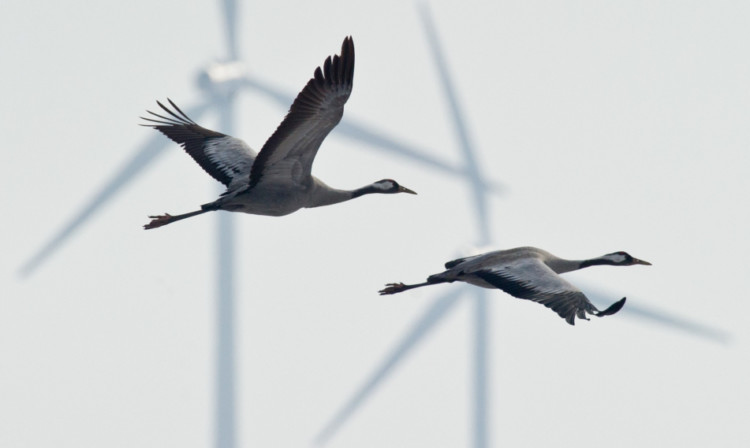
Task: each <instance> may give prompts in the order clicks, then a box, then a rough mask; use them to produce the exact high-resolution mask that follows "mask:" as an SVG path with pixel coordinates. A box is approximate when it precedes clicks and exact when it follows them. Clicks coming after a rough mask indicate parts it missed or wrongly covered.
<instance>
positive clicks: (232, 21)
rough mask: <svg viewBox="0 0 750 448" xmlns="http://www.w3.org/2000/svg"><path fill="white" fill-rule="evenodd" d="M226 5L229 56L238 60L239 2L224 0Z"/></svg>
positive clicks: (225, 24)
mask: <svg viewBox="0 0 750 448" xmlns="http://www.w3.org/2000/svg"><path fill="white" fill-rule="evenodd" d="M222 3H223V4H224V27H225V28H226V33H227V56H228V57H229V60H230V61H236V60H237V55H238V51H237V0H222Z"/></svg>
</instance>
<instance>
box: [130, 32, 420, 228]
mask: <svg viewBox="0 0 750 448" xmlns="http://www.w3.org/2000/svg"><path fill="white" fill-rule="evenodd" d="M353 81H354V42H353V41H352V38H351V37H347V38H346V39H344V42H343V44H342V45H341V55H334V56H332V57H328V58H327V59H326V60H325V62H324V64H323V68H322V69H321V68H320V67H318V68H317V69H316V70H315V73H314V76H313V78H312V79H310V81H308V83H307V84H306V85H305V87H304V88H303V89H302V91H301V92H300V93H299V95H298V96H297V98H296V99H295V100H294V102H293V103H292V106H291V107H290V109H289V112H288V113H287V115H286V117H285V118H284V120H283V121H282V122H281V124H280V125H279V127H278V128H277V129H276V131H275V132H274V133H273V135H271V137H270V138H269V139H268V141H266V143H265V145H263V148H261V150H260V152H259V153H256V152H255V151H254V150H252V149H251V148H250V147H249V146H248V145H247V144H246V143H245V142H244V141H242V140H240V139H238V138H235V137H231V136H229V135H225V134H222V133H220V132H216V131H212V130H210V129H206V128H204V127H202V126H200V125H198V124H197V123H195V122H194V121H193V120H191V119H190V118H189V117H188V116H187V115H186V114H185V113H183V112H182V111H181V110H180V108H179V107H177V105H176V104H175V103H174V102H172V101H171V100H169V104H170V106H171V109H170V108H169V107H167V106H165V105H164V104H162V103H161V102H158V101H157V104H158V105H159V107H161V109H162V110H163V111H164V114H157V113H154V112H151V111H148V112H149V113H150V114H151V117H147V118H143V119H144V120H146V121H148V123H145V124H144V126H149V127H152V128H154V129H157V130H158V131H160V132H162V133H163V134H164V135H166V136H167V137H169V138H170V139H172V140H173V141H175V142H176V143H179V144H180V145H181V146H182V147H183V148H184V149H185V151H186V152H187V153H188V154H189V155H190V156H191V157H192V158H193V159H194V160H195V161H196V162H197V163H198V164H199V165H200V166H201V167H202V168H203V169H204V170H205V171H206V172H207V173H208V174H209V175H211V176H212V177H213V178H214V179H216V180H218V181H219V182H221V183H222V184H224V185H225V186H226V187H227V190H226V191H225V192H224V193H223V194H222V195H221V197H219V198H218V199H217V200H215V201H214V202H210V203H208V204H203V205H202V206H201V209H200V210H196V211H194V212H190V213H184V214H181V215H175V216H172V215H169V214H164V215H159V216H151V217H150V218H152V221H151V222H150V223H148V224H146V225H145V226H144V228H146V229H153V228H156V227H161V226H163V225H166V224H170V223H172V222H175V221H179V220H181V219H185V218H189V217H191V216H196V215H200V214H202V213H206V212H209V211H215V210H226V211H233V212H243V213H250V214H256V215H268V216H283V215H287V214H289V213H293V212H295V211H297V210H299V209H300V208H304V207H319V206H323V205H331V204H336V203H339V202H343V201H347V200H350V199H353V198H357V197H359V196H362V195H365V194H371V193H411V194H416V193H414V192H413V191H412V190H409V189H408V188H405V187H402V186H400V185H399V184H398V183H397V182H396V181H394V180H391V179H383V180H380V181H378V182H374V183H372V184H370V185H367V186H365V187H362V188H358V189H356V190H340V189H336V188H331V187H329V186H328V185H326V184H325V183H323V182H322V181H321V180H320V179H317V178H315V177H314V176H312V174H311V171H312V164H313V161H314V160H315V156H316V154H317V152H318V149H319V148H320V145H321V143H323V140H324V139H325V138H326V136H328V134H329V133H330V132H331V130H332V129H333V128H334V127H336V125H337V124H338V123H339V121H341V117H342V116H343V114H344V105H345V104H346V101H347V99H348V98H349V95H350V94H351V91H352V85H353Z"/></svg>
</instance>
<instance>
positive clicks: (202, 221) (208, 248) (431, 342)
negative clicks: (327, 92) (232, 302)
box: [0, 0, 750, 448]
mask: <svg viewBox="0 0 750 448" xmlns="http://www.w3.org/2000/svg"><path fill="white" fill-rule="evenodd" d="M429 5H430V9H431V11H432V16H433V18H434V21H435V25H436V27H437V31H438V33H439V37H440V42H441V44H442V49H443V51H444V56H445V58H446V62H447V63H448V65H449V73H450V75H451V78H452V81H453V87H454V88H455V93H456V94H457V98H458V101H459V105H460V107H461V110H462V111H463V115H462V118H463V119H464V120H465V123H466V129H467V136H468V138H469V140H470V143H471V144H472V145H473V147H474V149H475V150H476V158H477V160H478V163H479V166H480V168H481V170H482V173H483V175H484V176H485V178H486V179H487V180H488V181H489V182H492V183H495V184H497V185H500V186H501V187H499V188H498V189H496V191H494V192H488V197H489V200H488V203H487V206H488V217H487V222H488V224H489V229H490V230H491V237H492V241H491V247H492V248H498V249H499V248H510V247H515V246H520V245H533V246H538V247H541V248H544V249H546V250H548V251H550V252H552V253H554V254H556V255H558V256H561V257H565V258H590V257H595V256H599V255H603V254H605V253H609V252H613V251H617V250H625V251H628V252H629V253H631V254H632V255H634V256H636V257H638V258H642V259H645V260H648V261H650V262H652V263H653V266H650V267H647V266H634V267H629V268H613V267H594V268H591V269H587V270H584V271H581V272H576V273H571V274H566V278H567V279H568V280H570V281H571V282H573V283H575V284H577V285H579V286H581V287H582V288H583V289H584V291H585V292H588V293H591V294H592V295H593V294H595V295H596V296H597V297H598V298H600V299H603V300H604V302H599V304H600V305H604V306H606V305H608V304H609V303H611V302H614V301H615V300H618V299H620V298H621V297H623V296H627V297H628V302H627V304H626V305H625V308H624V309H623V311H622V312H620V313H619V314H617V315H615V316H611V317H607V318H603V319H596V320H592V321H590V322H580V323H579V324H578V325H576V326H575V327H571V326H569V325H567V324H566V323H565V322H564V321H563V320H562V319H560V318H559V317H558V316H557V315H555V314H554V313H552V312H550V311H549V310H547V309H545V308H544V307H542V306H539V305H537V304H534V303H531V302H528V301H522V300H517V299H514V298H511V297H510V296H508V295H506V294H504V293H502V292H500V291H490V292H488V294H487V295H486V298H487V306H488V313H487V315H486V318H487V321H486V322H487V325H488V328H487V339H486V342H487V358H486V359H487V362H488V381H487V385H488V388H487V391H486V394H487V395H486V399H487V403H488V425H487V426H488V436H489V444H488V446H498V447H499V446H550V445H554V446H563V447H566V446H571V447H572V446H575V447H600V446H603V445H604V446H608V447H609V446H611V447H633V446H685V447H705V446H722V447H745V446H748V445H749V444H750V430H749V429H748V426H747V420H748V415H750V409H749V405H748V403H750V386H748V378H750V359H749V356H750V355H749V354H750V347H748V337H749V336H750V330H748V324H747V322H748V315H750V301H748V293H747V277H748V274H747V254H748V252H750V236H748V222H750V210H749V207H748V203H749V201H748V192H750V181H749V180H748V179H750V150H749V148H750V127H748V123H750V87H748V80H749V79H750V60H749V59H748V55H747V43H748V42H750V29H748V26H747V24H748V23H750V6H748V5H747V4H746V3H745V2H739V1H714V2H693V1H686V2H667V1H659V2H653V1H650V2H648V1H628V2H597V1H566V2H559V1H504V2H476V1H462V2H457V1H435V2H431V3H430V4H429ZM220 7H221V2H214V1H204V2H200V1H195V0H191V1H176V0H174V1H160V2H152V1H149V2H146V1H141V0H135V1H130V2H119V3H114V2H93V3H92V2H88V1H86V2H84V1H68V2H51V1H47V2H42V3H39V2H23V1H16V0H10V1H4V2H3V3H2V5H0V42H2V43H0V61H2V62H1V64H2V67H3V69H2V81H3V82H2V83H0V98H2V101H0V113H1V114H2V121H1V123H2V125H0V126H2V135H3V136H4V141H3V150H2V154H3V156H2V160H3V163H0V179H1V180H0V182H2V184H1V185H0V190H1V191H2V193H1V194H0V201H1V202H0V205H1V206H2V210H3V219H2V224H0V225H1V226H2V232H0V248H1V249H2V257H0V397H2V398H1V399H0V421H1V422H2V424H1V425H0V446H9V447H21V446H23V447H26V446H28V447H42V446H55V447H82V446H107V447H133V446H143V447H149V446H154V447H156V446H183V447H205V446H212V445H213V443H214V439H215V436H214V428H215V425H214V423H215V422H214V408H215V401H214V389H215V388H214V360H215V340H216V333H217V331H216V330H217V329H216V328H215V327H216V318H215V317H216V316H215V314H216V307H215V297H216V290H217V287H216V275H215V274H216V253H217V250H216V246H217V236H216V228H217V226H216V224H217V219H216V216H212V215H204V216H200V217H197V218H193V219H190V220H186V221H182V222H180V223H176V224H174V225H170V226H168V227H164V228H162V229H157V230H153V231H148V232H145V231H143V230H142V225H143V224H145V223H146V222H147V221H148V219H147V215H149V214H157V213H164V212H169V213H182V212H186V211H191V210H194V209H195V208H196V207H197V206H199V205H200V204H203V203H206V202H209V201H212V200H213V199H214V198H215V196H216V195H217V193H218V192H220V189H219V188H218V186H219V185H218V183H217V182H215V181H213V180H212V179H210V178H209V176H207V175H205V173H204V172H203V171H202V170H201V169H200V168H199V167H198V166H197V165H196V164H195V163H194V162H193V161H192V160H191V159H190V158H189V157H188V156H187V155H185V154H184V152H183V151H182V150H180V149H179V147H178V146H177V145H175V144H173V143H171V142H169V141H168V140H167V139H166V138H163V137H160V136H158V135H157V133H156V132H155V131H153V130H150V129H148V128H143V127H139V126H137V124H138V122H139V119H138V117H139V116H140V115H143V114H144V111H145V110H146V109H152V110H153V109H154V107H155V102H154V101H155V100H164V99H165V98H167V97H169V98H171V99H172V100H174V101H175V102H176V103H177V104H178V105H180V106H181V107H183V109H184V110H186V111H187V110H188V109H191V110H197V109H195V108H200V107H201V105H205V104H206V101H207V100H208V96H207V95H206V94H205V93H204V92H203V91H202V90H200V88H199V87H198V86H197V83H196V78H197V76H198V73H199V72H200V70H201V69H203V68H204V67H206V66H207V65H208V64H210V63H211V62H213V61H216V60H218V59H222V58H225V57H226V54H227V50H226V43H225V33H224V29H223V28H224V25H223V17H222V15H221V9H220ZM238 24H239V29H238V48H239V53H240V55H241V58H242V60H243V61H244V62H245V63H246V67H247V70H249V73H250V74H251V75H252V76H253V79H255V80H257V81H258V82H259V83H260V84H262V85H263V86H266V87H267V88H273V89H278V91H279V92H281V93H282V94H283V95H285V97H286V98H289V99H291V98H293V97H294V95H296V93H297V92H298V91H299V90H300V89H301V88H302V87H303V86H304V84H305V83H306V82H307V80H308V79H309V78H310V76H311V75H312V73H313V71H314V69H315V67H317V66H318V65H320V64H321V63H322V62H323V60H324V59H325V57H327V56H328V55H330V54H334V53H337V52H338V51H339V49H340V46H341V41H342V40H343V38H344V37H345V36H347V35H352V36H353V37H354V42H355V47H356V52H357V62H356V64H357V65H356V70H355V83H354V92H353V93H352V96H351V98H350V100H349V102H348V104H347V107H346V113H345V116H344V119H343V121H342V125H346V126H349V129H352V127H355V128H357V126H359V128H357V129H362V128H364V129H367V130H369V131H371V132H374V133H375V134H374V135H376V136H378V137H380V138H383V139H389V140H391V141H393V142H396V143H398V144H400V145H402V146H403V147H408V148H413V149H415V150H418V151H421V153H423V154H427V155H429V156H430V157H432V158H434V159H435V160H439V161H442V162H443V163H445V164H447V165H449V166H452V167H456V168H461V169H463V167H464V165H465V161H464V155H463V153H462V150H461V141H460V138H459V136H458V135H457V133H456V130H455V126H454V121H453V117H452V115H451V109H450V106H449V103H448V101H447V97H446V92H445V89H444V86H443V84H442V83H441V78H440V75H439V73H438V71H437V69H436V65H435V61H434V58H433V55H432V53H431V51H430V44H429V41H428V38H427V35H426V32H425V29H424V24H423V21H422V18H421V16H420V13H419V10H418V8H417V4H416V3H412V2H403V1H385V2H382V1H381V2H370V3H364V2H343V1H316V2H305V1H289V2H263V3H261V2H247V3H246V4H242V5H240V8H239V10H238ZM288 106H289V102H286V103H284V100H283V99H282V101H277V100H276V99H274V98H273V97H271V96H268V95H266V94H264V93H262V92H260V91H258V90H254V89H248V90H245V91H243V92H242V93H241V95H240V96H239V99H238V101H237V114H236V120H237V121H236V127H235V130H234V131H235V132H234V134H235V135H236V136H238V137H240V138H243V139H245V140H246V141H247V142H248V144H250V145H251V146H252V147H254V148H256V149H257V148H260V147H261V146H262V144H263V143H264V141H265V139H266V138H267V137H268V136H269V135H270V134H271V133H272V132H273V130H274V129H275V128H276V126H277V125H278V123H279V122H280V121H281V119H282V118H283V116H284V114H285V113H286V111H287V108H288ZM194 118H195V120H196V121H197V122H199V123H201V124H202V125H204V126H207V127H210V128H213V129H216V130H218V131H222V130H223V129H221V127H220V126H219V122H218V120H217V114H216V113H215V111H214V110H211V109H209V110H207V111H206V113H205V114H200V116H198V114H196V116H195V117H194ZM153 142H156V143H153ZM160 143H161V144H163V146H160V147H163V151H159V152H155V153H154V154H158V155H156V156H154V157H153V159H150V162H149V163H148V166H147V167H146V168H145V169H143V170H141V171H140V172H139V174H138V175H137V176H136V177H134V178H132V179H131V180H130V181H129V182H127V183H125V184H124V185H123V186H122V188H120V189H118V190H117V191H116V194H113V195H111V196H108V197H107V201H106V203H105V204H103V205H102V206H101V207H98V208H96V209H95V210H94V212H93V213H91V214H90V215H89V216H88V217H87V218H86V219H85V220H84V221H83V223H82V224H81V225H80V226H77V227H75V231H74V232H72V233H71V234H70V235H69V236H68V237H67V238H65V239H64V241H63V242H62V244H60V245H59V246H56V248H55V250H54V251H52V252H50V253H49V254H48V255H49V256H48V257H46V258H44V259H43V262H41V263H39V264H34V269H33V270H31V271H30V272H28V275H26V276H23V275H21V271H22V269H23V268H24V266H28V265H27V263H28V262H29V261H30V260H32V258H33V257H34V256H35V255H36V254H37V253H38V252H39V251H40V250H41V249H42V248H43V247H44V246H45V244H47V243H48V242H49V241H51V240H52V239H53V238H54V237H55V235H59V234H60V232H62V231H63V230H64V229H65V227H66V226H67V225H69V224H70V223H71V221H72V220H74V219H76V217H79V216H80V215H81V213H82V211H83V210H85V207H87V205H89V204H91V201H92V200H94V199H95V198H96V196H97V194H99V193H100V192H101V191H102V189H103V188H104V187H105V186H106V185H107V184H108V183H109V182H111V181H112V179H113V178H115V177H116V176H117V175H118V173H120V172H121V170H122V169H123V167H125V166H126V165H127V164H128V163H129V162H130V161H131V160H132V159H133V158H134V157H135V156H136V154H138V151H139V150H141V149H142V148H144V146H147V145H157V144H160ZM152 147H153V146H152ZM138 160H142V159H138ZM313 172H314V174H315V175H316V176H318V177H320V178H321V179H323V180H324V181H325V182H326V183H328V184H329V185H332V186H335V187H340V188H356V187H360V186H362V185H365V184H368V183H370V182H373V181H376V180H379V179H382V178H393V179H396V180H397V181H399V182H400V183H401V184H403V185H405V186H407V187H409V188H411V189H413V190H416V191H417V192H418V193H419V195H418V196H411V195H394V196H388V195H376V196H369V197H364V198H361V199H358V200H356V201H352V202H350V203H346V204H340V205H336V206H331V207H325V208H319V209H311V210H302V211H299V212H297V213H295V214H292V215H289V216H286V217H283V218H270V217H259V216H251V215H235V216H234V224H235V228H236V239H235V242H236V256H237V265H236V270H237V276H238V283H237V290H236V299H237V303H236V313H235V319H236V323H237V334H236V337H237V346H236V359H237V393H236V396H235V398H236V404H237V408H238V409H237V411H238V412H237V441H238V446H248V447H249V446H269V447H276V446H279V447H287V446H311V445H312V444H313V443H314V441H315V439H316V437H317V436H319V435H320V434H321V431H323V430H324V428H325V427H326V425H328V424H329V423H330V422H331V420H332V419H333V418H334V416H335V415H336V414H337V412H339V411H340V410H341V409H342V407H344V406H345V405H346V403H348V402H349V401H350V400H352V399H353V397H355V396H356V394H357V392H358V391H361V390H362V388H363V387H364V385H365V384H366V383H367V381H368V380H369V379H371V378H372V375H374V374H375V373H376V372H377V369H379V368H380V367H382V366H383V365H384V363H387V362H388V361H389V359H390V356H391V355H392V354H393V353H394V351H395V350H397V349H398V347H399V346H400V345H399V344H401V343H402V342H403V341H404V338H405V337H407V335H408V334H409V332H410V331H412V330H414V329H415V328H418V325H419V323H420V322H423V320H421V319H424V317H425V316H426V315H427V316H430V315H431V314H430V313H433V314H432V315H434V313H436V310H440V309H441V308H440V307H441V306H443V305H441V304H446V303H450V305H446V306H445V309H446V310H447V311H446V312H445V313H444V314H443V315H441V316H442V317H441V318H440V319H435V322H434V325H433V326H431V327H430V328H429V331H425V334H424V337H423V338H421V339H419V341H418V343H416V344H414V345H413V346H412V348H411V350H409V351H408V352H407V353H406V354H405V356H403V357H402V358H401V359H400V360H399V362H398V363H397V364H396V365H394V367H393V368H392V369H391V370H390V371H389V372H388V375H386V376H385V377H384V378H383V379H382V380H381V381H380V382H378V383H377V386H376V387H375V388H374V389H373V391H372V394H370V395H368V396H367V398H366V399H364V400H363V401H361V402H360V405H359V406H358V407H357V408H356V410H355V411H354V412H353V413H351V414H350V415H349V418H347V419H346V420H345V421H344V422H343V423H342V424H341V426H340V427H338V430H337V431H336V432H335V433H334V434H332V435H331V437H330V438H328V439H326V443H325V446H328V447H334V448H337V447H358V448H359V447H382V446H399V447H400V446H409V447H427V446H439V447H442V446H445V447H461V446H472V443H473V440H474V439H473V437H474V435H473V433H474V423H473V418H474V414H473V409H474V404H473V400H474V395H473V390H474V389H473V387H474V383H473V377H474V371H473V369H474V364H473V360H474V358H473V356H474V350H475V349H474V339H473V338H474V335H475V318H474V310H475V298H474V296H473V295H472V294H471V291H472V290H471V289H468V288H466V287H463V286H461V285H438V286H435V287H431V288H423V289H420V290H415V291H410V292H408V293H404V294H400V295H396V296H388V297H380V296H378V295H377V291H378V289H380V288H381V287H382V285H383V284H384V283H387V282H394V281H404V282H408V283H411V282H418V281H423V279H424V278H425V277H426V276H427V275H429V274H433V273H436V272H439V271H440V269H441V268H442V265H443V263H444V262H445V261H448V260H450V259H452V258H455V257H456V256H457V255H462V254H465V253H466V252H467V251H469V250H470V248H471V247H473V246H475V245H476V244H477V243H478V242H480V241H481V238H480V235H479V230H478V225H477V211H476V207H475V202H474V196H473V195H472V190H471V187H470V184H469V183H468V182H467V181H466V179H465V178H462V177H461V176H457V175H454V174H451V173H450V172H449V171H445V170H440V169H436V168H434V167H431V166H429V165H426V164H424V163H420V162H418V161H415V160H413V159H410V158H407V157H404V156H403V155H401V154H398V153H396V152H393V151H388V150H384V149H383V148H382V147H379V146H377V145H374V144H373V143H372V141H369V142H368V141H362V140H358V139H356V138H352V137H351V133H350V134H346V133H343V132H334V133H332V134H331V136H330V137H329V138H328V139H327V140H326V141H325V142H324V144H323V147H322V149H321V151H320V152H319V154H318V157H317V159H316V163H315V165H314V167H313ZM214 215H216V214H214ZM452 294H462V295H461V298H460V299H459V300H457V301H456V302H446V300H448V299H445V297H446V295H448V296H450V295H452ZM649 316H650V317H649ZM654 317H656V318H657V319H655V318H654ZM659 319H661V320H659ZM668 319H672V321H671V322H672V323H673V324H674V323H677V324H676V325H673V324H670V323H669V322H667V320H668Z"/></svg>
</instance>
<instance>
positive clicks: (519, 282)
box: [466, 259, 619, 325]
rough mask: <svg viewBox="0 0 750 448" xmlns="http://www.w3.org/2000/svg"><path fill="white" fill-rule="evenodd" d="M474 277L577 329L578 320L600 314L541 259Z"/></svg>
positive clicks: (479, 271) (520, 262) (478, 274)
mask: <svg viewBox="0 0 750 448" xmlns="http://www.w3.org/2000/svg"><path fill="white" fill-rule="evenodd" d="M466 274H469V273H468V272H467V273H466ZM471 274H473V275H476V276H477V277H479V278H481V279H482V280H484V281H486V282H487V283H489V284H491V285H493V286H495V287H497V288H499V289H502V290H503V291H505V292H507V293H508V294H510V295H512V296H514V297H518V298H520V299H527V300H533V301H534V302H538V303H541V304H542V305H544V306H546V307H547V308H550V309H552V311H554V312H556V313H557V314H559V315H560V317H562V318H563V319H565V320H566V321H567V322H568V323H569V324H571V325H575V317H576V316H578V317H579V318H581V319H586V313H590V314H597V313H598V312H599V310H597V309H596V307H595V306H594V305H593V304H592V303H591V302H590V301H589V299H588V298H586V296H585V295H584V294H583V292H581V290H579V289H578V288H576V287H575V286H573V285H572V284H570V283H569V282H567V281H566V280H565V279H563V278H562V277H560V276H558V275H557V274H556V273H555V272H554V271H553V270H552V269H550V268H549V267H548V266H547V265H546V264H544V263H543V262H542V261H541V260H538V259H527V260H521V261H517V262H514V264H513V265H510V266H499V267H498V268H496V269H481V270H477V271H475V272H472V273H471ZM618 309H619V308H618Z"/></svg>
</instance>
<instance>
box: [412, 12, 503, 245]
mask: <svg viewBox="0 0 750 448" xmlns="http://www.w3.org/2000/svg"><path fill="white" fill-rule="evenodd" d="M418 8H419V13H420V16H421V17H422V23H423V25H424V28H425V32H426V33H427V41H428V42H429V43H430V50H431V51H432V57H433V59H434V62H435V68H436V69H437V71H438V74H439V75H440V82H441V83H442V85H443V91H444V92H443V93H444V94H445V99H446V101H447V102H448V108H449V109H450V113H451V118H452V120H453V126H454V129H455V131H456V135H457V136H458V141H459V142H460V145H461V150H462V152H463V156H464V160H465V161H466V171H467V172H468V174H469V179H471V181H472V191H473V194H474V202H475V205H476V207H477V214H478V219H477V223H478V224H479V235H480V238H481V241H480V242H479V244H487V243H489V242H490V240H491V238H490V227H489V219H488V218H489V215H488V213H487V198H486V196H485V195H484V191H483V185H484V181H483V180H482V179H483V177H482V175H481V173H480V171H479V164H478V163H477V158H476V156H475V150H474V145H473V143H472V142H471V138H469V131H468V130H467V127H466V123H465V121H464V118H463V117H464V114H463V112H462V111H461V106H460V104H459V101H458V95H457V94H456V89H455V87H454V85H453V80H452V78H451V75H450V72H449V70H448V63H447V62H446V60H445V57H444V56H443V51H442V49H441V46H440V40H439V39H438V34H437V30H436V28H435V24H434V21H433V20H432V14H431V13H430V8H429V6H428V4H427V2H424V3H420V4H419V6H418Z"/></svg>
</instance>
